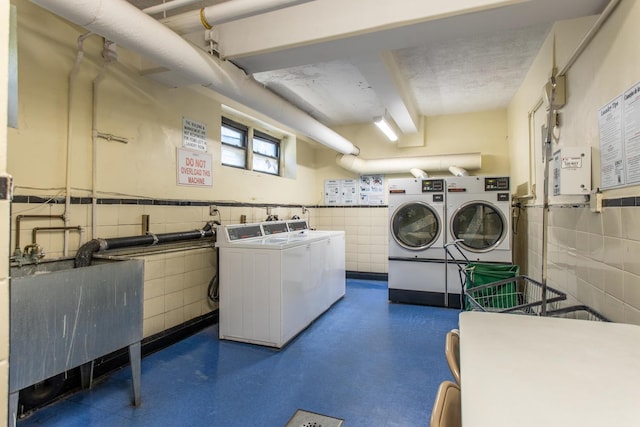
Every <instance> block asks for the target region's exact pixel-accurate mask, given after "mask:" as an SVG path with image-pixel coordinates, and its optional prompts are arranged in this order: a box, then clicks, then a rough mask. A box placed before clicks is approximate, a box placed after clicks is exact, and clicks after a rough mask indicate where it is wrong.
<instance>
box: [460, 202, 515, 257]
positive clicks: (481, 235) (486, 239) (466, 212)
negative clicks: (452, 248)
mask: <svg viewBox="0 0 640 427" xmlns="http://www.w3.org/2000/svg"><path fill="white" fill-rule="evenodd" d="M506 224H507V221H506V219H505V218H504V215H503V214H502V212H500V210H499V209H498V208H497V207H496V206H494V205H491V204H489V203H485V202H469V203H466V204H464V205H462V206H460V207H459V208H458V209H457V210H456V211H455V213H454V214H453V217H452V219H451V224H450V226H451V235H452V236H453V238H454V239H462V242H460V246H462V247H463V248H465V249H467V250H469V251H472V252H487V251H490V250H491V249H493V248H495V247H496V246H498V245H499V244H500V243H502V241H503V240H504V238H505V236H506V234H507V233H506V231H507V230H506Z"/></svg>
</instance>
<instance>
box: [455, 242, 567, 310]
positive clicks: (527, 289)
mask: <svg viewBox="0 0 640 427" xmlns="http://www.w3.org/2000/svg"><path fill="white" fill-rule="evenodd" d="M460 241H461V240H459V239H458V240H454V241H453V242H451V243H447V244H445V246H444V249H445V252H446V255H447V260H448V261H452V262H454V263H455V264H456V265H457V267H458V274H459V276H460V282H461V284H462V296H461V298H462V301H460V305H461V307H462V309H463V310H472V311H491V312H497V313H517V314H528V315H534V316H540V315H541V314H542V304H543V301H544V300H546V304H547V305H546V308H547V311H548V310H549V309H551V310H555V309H557V308H558V303H559V301H563V300H565V299H566V298H567V295H566V294H565V293H563V292H560V291H558V290H556V289H554V288H552V287H550V286H547V287H546V295H544V294H543V286H542V284H541V283H540V282H538V281H536V280H533V279H532V278H530V277H528V276H524V275H521V274H520V268H519V267H518V266H517V265H513V264H493V263H482V262H471V261H469V259H468V258H467V256H466V255H465V254H464V253H463V252H462V250H461V249H460V247H459V246H458V242H460ZM451 248H455V251H456V252H455V254H456V255H457V254H458V253H459V254H460V256H461V257H457V256H454V252H452V249H451ZM544 296H546V298H543V297H544ZM558 314H560V313H558Z"/></svg>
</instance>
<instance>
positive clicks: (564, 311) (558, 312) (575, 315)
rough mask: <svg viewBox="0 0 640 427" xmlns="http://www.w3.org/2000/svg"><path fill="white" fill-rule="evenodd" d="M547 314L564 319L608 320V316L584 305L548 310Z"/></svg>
mask: <svg viewBox="0 0 640 427" xmlns="http://www.w3.org/2000/svg"><path fill="white" fill-rule="evenodd" d="M546 315H547V316H551V317H562V318H565V319H579V320H592V321H596V322H610V321H611V320H609V319H608V318H606V317H605V316H603V315H602V314H600V313H598V312H597V311H595V310H594V309H592V308H591V307H589V306H586V305H572V306H570V307H563V308H558V309H554V310H548V311H547V314H546Z"/></svg>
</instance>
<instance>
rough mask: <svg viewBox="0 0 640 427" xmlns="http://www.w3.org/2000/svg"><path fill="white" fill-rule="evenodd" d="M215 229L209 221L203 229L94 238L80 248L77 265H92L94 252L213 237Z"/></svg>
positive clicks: (76, 259)
mask: <svg viewBox="0 0 640 427" xmlns="http://www.w3.org/2000/svg"><path fill="white" fill-rule="evenodd" d="M214 235H215V230H214V228H213V226H212V224H211V223H207V224H206V225H205V226H204V227H203V228H202V229H201V230H193V231H181V232H174V233H163V234H147V235H143V236H128V237H114V238H111V239H93V240H90V241H88V242H87V243H85V244H84V245H82V246H81V247H80V249H78V252H77V253H76V258H75V267H76V268H77V267H86V266H88V265H91V259H92V258H93V254H94V253H96V252H100V251H106V250H107V249H122V248H130V247H136V246H154V245H158V244H163V243H173V242H181V241H189V240H198V239H205V238H208V237H213V236H214Z"/></svg>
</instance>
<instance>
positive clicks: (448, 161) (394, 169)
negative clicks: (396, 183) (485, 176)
mask: <svg viewBox="0 0 640 427" xmlns="http://www.w3.org/2000/svg"><path fill="white" fill-rule="evenodd" d="M336 163H337V164H338V165H339V166H342V167H343V168H345V169H348V170H350V171H352V172H356V173H358V174H360V175H368V174H377V173H406V172H407V171H408V170H411V169H412V168H417V169H422V170H424V171H428V172H445V171H448V170H449V168H450V167H451V165H457V166H458V167H459V168H465V169H469V170H477V169H480V168H481V167H482V155H481V154H480V153H465V154H444V155H438V156H422V157H397V158H392V159H376V160H365V159H361V158H359V157H356V156H353V155H350V154H343V155H338V156H337V157H336Z"/></svg>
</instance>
